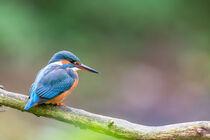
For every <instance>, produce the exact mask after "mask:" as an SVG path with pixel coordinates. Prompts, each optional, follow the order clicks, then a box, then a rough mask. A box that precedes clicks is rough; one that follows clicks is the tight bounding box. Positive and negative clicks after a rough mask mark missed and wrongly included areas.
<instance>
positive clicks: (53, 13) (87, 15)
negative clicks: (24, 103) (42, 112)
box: [0, 0, 210, 140]
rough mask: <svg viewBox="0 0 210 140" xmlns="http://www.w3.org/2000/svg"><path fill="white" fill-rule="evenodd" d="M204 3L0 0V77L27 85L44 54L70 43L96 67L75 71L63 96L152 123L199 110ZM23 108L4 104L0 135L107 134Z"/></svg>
mask: <svg viewBox="0 0 210 140" xmlns="http://www.w3.org/2000/svg"><path fill="white" fill-rule="evenodd" d="M209 4H210V1H208V0H200V1H197V0H170V1H165V0H157V1H155V0H144V1H143V0H106V1H104V0H92V1H87V0H80V1H78V0H60V1H56V0H45V1H43V0H30V1H27V0H18V1H17V0H9V1H7V0H1V1H0V64H1V68H0V77H1V82H2V83H0V84H4V85H5V86H6V88H7V89H9V90H15V91H19V92H24V93H26V94H28V88H29V87H30V85H31V83H32V81H33V80H34V77H35V75H36V73H37V72H38V70H39V69H41V67H43V66H44V65H45V64H46V63H47V61H48V60H49V58H50V57H51V56H52V54H53V53H55V52H57V51H59V50H69V51H72V52H74V53H75V54H76V55H77V56H78V57H79V58H80V59H81V61H82V62H84V63H85V64H87V65H90V66H91V67H93V68H96V69H97V70H99V71H100V72H101V73H102V74H101V75H99V76H96V75H92V74H87V73H85V72H84V73H83V72H81V73H80V77H82V78H81V79H80V83H79V87H78V88H77V89H76V90H75V91H74V93H76V94H75V95H72V96H71V99H68V100H70V103H71V105H73V106H77V107H79V108H83V109H87V110H88V111H93V112H97V113H100V114H106V115H111V116H115V117H120V118H124V119H129V120H132V121H134V122H138V123H144V124H150V125H158V124H167V123H172V122H173V123H175V122H180V121H190V120H198V119H207V118H209V117H210V114H209V113H208V112H206V111H202V109H203V110H205V109H207V107H208V106H209V105H210V104H209V98H210V96H209V91H210V88H209V84H210V74H209V71H210V63H209V61H210V49H209V48H210V47H209V46H210V17H209V13H210V9H209ZM20 81H21V82H20ZM77 93H79V94H77ZM192 106H193V107H192ZM136 110H138V111H136ZM195 110H196V112H197V113H195ZM198 112H199V113H198ZM204 112H205V113H204ZM14 114H15V115H14ZM183 114H184V115H183ZM0 115H1V116H2V113H1V114H0ZM25 115H26V114H25V113H24V115H23V114H22V113H19V114H18V113H17V112H14V111H8V112H6V113H5V114H4V115H3V118H4V120H6V121H3V120H2V119H1V120H0V123H1V124H2V123H3V122H7V121H10V120H14V122H13V123H3V124H4V125H0V130H1V131H0V139H1V140H4V139H6V140H8V139H9V140H10V139H14V138H15V137H17V139H21V140H23V139H24V138H25V139H35V138H39V139H40V140H41V139H52V140H57V139H59V138H60V137H62V139H70V138H72V139H111V138H107V137H106V136H104V135H99V134H95V133H93V132H89V131H87V130H86V131H80V130H78V129H73V128H72V127H71V128H69V127H64V125H61V126H60V127H58V125H60V124H59V123H58V122H54V121H48V120H47V119H46V120H44V121H41V122H43V123H39V124H37V125H36V123H37V122H39V121H40V118H38V119H36V120H35V121H34V117H33V116H31V115H28V119H26V116H25ZM8 116H9V117H8ZM15 116H17V117H15ZM1 118H2V117H1ZM21 118H22V119H21ZM31 119H33V121H32V120H31ZM16 122H17V126H14V124H15V123H16ZM44 122H45V123H44ZM49 122H50V123H52V124H51V125H50V124H47V123H49ZM34 125H35V127H34ZM5 126H6V127H5ZM32 126H33V127H32ZM62 127H64V128H62ZM20 128H21V129H20ZM16 129H19V130H18V131H17V132H16ZM3 130H5V131H3ZM8 132H12V134H11V135H10V134H8ZM25 133H27V134H28V135H27V136H24V134H25ZM37 134H39V135H37ZM49 134H50V135H49ZM36 136H37V137H36ZM31 137H35V138H31Z"/></svg>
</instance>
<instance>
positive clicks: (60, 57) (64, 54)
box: [48, 51, 98, 73]
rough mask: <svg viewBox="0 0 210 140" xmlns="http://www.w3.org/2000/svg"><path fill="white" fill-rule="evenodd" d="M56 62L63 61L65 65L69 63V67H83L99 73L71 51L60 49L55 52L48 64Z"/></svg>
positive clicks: (82, 68)
mask: <svg viewBox="0 0 210 140" xmlns="http://www.w3.org/2000/svg"><path fill="white" fill-rule="evenodd" d="M54 62H61V63H62V64H63V65H65V64H66V65H68V67H70V68H75V69H81V70H85V71H90V72H93V73H98V72H97V71H96V70H94V69H92V68H90V67H88V66H86V65H84V64H82V63H81V61H80V60H79V58H78V57H77V56H76V55H74V54H73V53H72V52H69V51H60V52H57V53H55V54H54V55H53V57H52V58H51V59H50V61H49V62H48V64H51V63H54Z"/></svg>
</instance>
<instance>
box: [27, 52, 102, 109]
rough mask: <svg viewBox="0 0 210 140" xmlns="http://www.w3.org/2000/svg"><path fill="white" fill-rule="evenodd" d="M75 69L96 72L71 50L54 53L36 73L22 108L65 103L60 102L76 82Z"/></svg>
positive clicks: (73, 87) (77, 79) (74, 86)
mask: <svg viewBox="0 0 210 140" xmlns="http://www.w3.org/2000/svg"><path fill="white" fill-rule="evenodd" d="M77 70H85V71H89V72H93V73H98V72H97V71H96V70H94V69H92V68H90V67H88V66H86V65H84V64H82V63H81V61H80V60H79V58H78V57H77V56H76V55H74V54H73V53H72V52H69V51H59V52H57V53H55V54H54V55H53V56H52V58H51V59H50V61H49V62H48V64H47V65H46V66H45V67H44V68H42V69H41V70H40V71H39V73H38V74H37V76H36V79H35V81H34V83H33V84H32V86H31V89H30V96H29V100H28V102H27V104H26V106H25V108H24V110H28V109H30V108H31V107H33V106H36V105H40V104H55V105H59V106H60V105H65V104H63V103H61V102H62V101H63V100H64V99H65V98H66V97H67V96H68V95H69V94H70V93H71V92H72V91H73V90H74V89H75V88H76V86H77V84H78V81H79V77H78V74H77Z"/></svg>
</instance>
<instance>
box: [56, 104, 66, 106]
mask: <svg viewBox="0 0 210 140" xmlns="http://www.w3.org/2000/svg"><path fill="white" fill-rule="evenodd" d="M57 106H66V104H64V103H57Z"/></svg>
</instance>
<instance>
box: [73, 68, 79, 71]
mask: <svg viewBox="0 0 210 140" xmlns="http://www.w3.org/2000/svg"><path fill="white" fill-rule="evenodd" d="M71 69H72V70H73V71H78V70H80V69H79V68H77V67H74V68H71Z"/></svg>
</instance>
